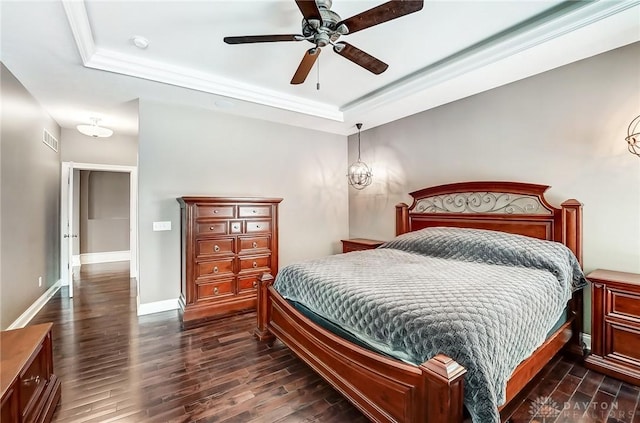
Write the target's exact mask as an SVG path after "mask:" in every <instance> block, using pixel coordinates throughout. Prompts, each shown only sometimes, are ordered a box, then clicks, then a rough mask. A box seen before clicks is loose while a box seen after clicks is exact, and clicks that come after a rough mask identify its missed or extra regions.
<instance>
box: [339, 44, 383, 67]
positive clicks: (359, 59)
mask: <svg viewBox="0 0 640 423" xmlns="http://www.w3.org/2000/svg"><path fill="white" fill-rule="evenodd" d="M333 50H334V51H335V52H336V53H338V54H339V55H340V56H342V57H344V58H345V59H349V60H351V61H352V62H353V63H355V64H356V65H360V66H362V67H363V68H365V69H366V70H368V71H369V72H373V73H375V74H376V75H380V74H381V73H382V72H384V71H386V70H387V68H388V67H389V65H387V64H386V63H384V62H382V61H380V60H378V59H376V58H375V57H373V56H372V55H370V54H369V53H365V52H364V51H362V50H360V49H359V48H357V47H354V46H352V45H351V44H349V43H345V42H339V43H336V44H335V46H334V47H333Z"/></svg>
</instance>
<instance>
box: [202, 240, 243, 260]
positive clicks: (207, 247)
mask: <svg viewBox="0 0 640 423" xmlns="http://www.w3.org/2000/svg"><path fill="white" fill-rule="evenodd" d="M234 241H235V240H234V238H219V239H199V240H198V241H196V256H197V257H202V256H210V255H217V254H233V253H234V252H235V248H234Z"/></svg>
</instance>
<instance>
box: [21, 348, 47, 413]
mask: <svg viewBox="0 0 640 423" xmlns="http://www.w3.org/2000/svg"><path fill="white" fill-rule="evenodd" d="M48 379H49V369H48V366H47V356H46V354H45V353H44V348H43V345H42V344H40V345H39V346H38V348H37V350H36V352H35V356H34V357H33V361H31V363H30V364H29V365H28V366H27V367H26V368H25V370H24V371H23V372H22V373H21V374H20V377H19V379H18V384H19V386H18V392H19V395H18V397H19V399H20V410H22V416H23V419H22V421H24V422H28V421H31V420H32V418H33V417H35V416H34V415H33V413H34V412H36V411H37V410H36V408H37V405H38V404H37V403H38V401H39V400H40V398H41V393H42V390H43V389H44V388H45V386H46V384H47V381H48Z"/></svg>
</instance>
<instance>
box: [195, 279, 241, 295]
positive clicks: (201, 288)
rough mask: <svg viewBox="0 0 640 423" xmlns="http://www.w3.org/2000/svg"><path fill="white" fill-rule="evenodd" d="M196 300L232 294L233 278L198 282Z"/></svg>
mask: <svg viewBox="0 0 640 423" xmlns="http://www.w3.org/2000/svg"><path fill="white" fill-rule="evenodd" d="M197 290H198V293H197V295H198V300H210V299H212V298H217V297H223V296H225V295H232V294H233V279H226V280H221V281H217V282H211V283H198V284H197Z"/></svg>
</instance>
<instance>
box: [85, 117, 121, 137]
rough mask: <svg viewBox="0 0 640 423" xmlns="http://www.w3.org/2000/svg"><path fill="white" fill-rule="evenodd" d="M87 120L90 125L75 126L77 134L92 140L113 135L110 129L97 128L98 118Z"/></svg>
mask: <svg viewBox="0 0 640 423" xmlns="http://www.w3.org/2000/svg"><path fill="white" fill-rule="evenodd" d="M89 120H90V121H91V125H78V126H76V128H77V129H78V132H80V133H81V134H84V135H87V136H89V137H93V138H107V137H110V136H111V135H113V131H112V130H111V129H108V128H103V127H102V126H98V122H100V118H95V117H92V118H89Z"/></svg>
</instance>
